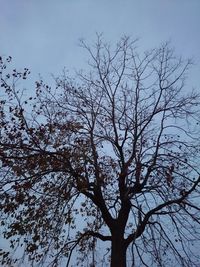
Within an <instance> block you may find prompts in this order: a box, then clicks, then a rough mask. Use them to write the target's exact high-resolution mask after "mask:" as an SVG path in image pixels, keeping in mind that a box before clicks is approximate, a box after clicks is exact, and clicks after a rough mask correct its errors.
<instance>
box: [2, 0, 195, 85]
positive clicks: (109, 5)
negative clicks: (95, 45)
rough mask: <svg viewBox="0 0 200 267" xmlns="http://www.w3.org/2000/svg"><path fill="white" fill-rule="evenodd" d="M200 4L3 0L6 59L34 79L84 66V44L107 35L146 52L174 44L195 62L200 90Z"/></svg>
mask: <svg viewBox="0 0 200 267" xmlns="http://www.w3.org/2000/svg"><path fill="white" fill-rule="evenodd" d="M199 14H200V0H57V1H55V0H0V54H1V55H11V56H12V57H13V59H14V63H15V65H16V66H19V67H30V69H31V71H32V75H34V76H35V75H36V76H37V74H38V73H41V74H42V75H45V76H46V75H48V74H49V73H56V74H58V73H60V72H61V70H62V69H63V67H64V66H66V67H67V68H68V69H73V68H74V67H76V68H79V67H83V66H84V62H85V61H86V59H87V58H86V57H85V56H83V55H84V53H83V50H82V49H81V48H80V47H79V46H78V43H79V39H80V38H85V39H86V40H87V41H88V42H91V41H92V40H94V39H95V32H98V33H100V32H103V33H104V37H105V39H106V40H108V41H109V42H113V43H115V42H116V40H118V39H119V38H120V37H121V36H122V35H124V34H126V35H130V36H131V37H132V38H133V39H134V38H138V37H139V38H140V41H139V44H140V45H141V46H142V47H144V48H152V47H154V46H158V45H159V44H160V43H161V42H164V41H167V40H170V41H171V43H172V46H174V47H175V48H176V51H177V53H178V54H181V55H183V56H185V57H193V58H194V59H195V63H196V67H195V68H194V70H193V72H192V74H191V75H192V76H191V77H192V80H195V84H196V86H198V84H200V82H199V80H200V79H199V78H198V75H199V76H200V74H199V73H200V15H199Z"/></svg>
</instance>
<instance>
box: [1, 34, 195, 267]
mask: <svg viewBox="0 0 200 267" xmlns="http://www.w3.org/2000/svg"><path fill="white" fill-rule="evenodd" d="M81 44H82V46H83V47H84V48H85V49H86V50H87V51H88V53H89V56H90V61H89V66H90V70H89V71H88V72H87V73H85V72H83V71H80V72H79V73H78V74H77V76H76V77H75V78H70V77H68V76H67V74H66V72H63V74H62V75H61V76H59V77H54V85H52V86H49V85H47V84H45V83H44V81H43V80H42V79H41V80H39V81H37V82H36V90H35V94H33V95H31V96H28V94H30V91H24V90H23V89H20V86H21V85H20V84H19V81H20V80H21V79H26V78H27V75H28V74H29V73H30V72H29V70H28V69H24V70H23V71H21V72H18V71H17V70H12V71H11V70H10V71H9V65H10V61H11V58H7V59H5V58H0V64H1V65H0V66H1V73H0V75H1V102H0V103H1V106H0V114H1V116H0V127H1V132H0V137H1V139H0V162H1V176H0V198H1V202H0V203H1V204H0V207H1V226H2V229H3V230H2V231H3V234H4V237H5V238H7V239H8V240H9V241H10V245H11V251H10V252H9V251H3V250H1V252H0V253H1V256H2V265H4V264H5V265H6V264H7V265H9V264H11V262H12V261H15V260H16V261H17V260H21V261H22V260H28V262H29V264H33V266H38V265H39V266H43V265H44V266H62V262H64V263H65V264H64V266H72V260H71V258H72V256H73V252H74V253H75V255H78V256H77V257H76V258H77V263H76V264H77V265H80V266H95V265H96V264H98V262H97V261H99V262H101V261H102V262H103V261H105V262H106V264H107V265H106V266H108V265H109V264H110V266H111V267H125V266H168V265H169V264H170V265H171V266H175V264H176V265H177V264H178V266H199V262H200V261H199V257H198V253H196V251H195V242H198V239H199V238H200V236H199V235H200V231H199V210H200V206H199V198H198V197H199V182H200V170H199V152H200V150H199V125H198V122H199V118H200V109H199V103H200V95H199V94H198V93H196V92H195V91H191V90H189V89H188V90H186V87H185V78H186V76H187V71H188V68H189V66H190V64H191V62H190V61H184V60H183V59H182V58H177V57H176V56H175V55H174V51H173V49H171V48H170V47H169V45H168V44H163V45H161V46H160V47H159V48H157V49H153V50H150V51H147V52H145V53H143V54H142V55H140V54H139V53H138V49H137V47H136V44H137V42H136V41H131V40H130V39H129V38H122V39H121V40H120V41H119V43H117V45H116V47H115V48H114V49H112V48H111V47H110V46H109V45H108V44H106V43H105V42H104V41H103V40H102V37H101V36H98V38H97V41H96V43H95V45H94V46H93V47H91V46H88V45H87V44H86V43H85V42H84V41H82V42H81ZM105 241H107V242H105ZM104 242H105V245H103V243H104ZM18 246H22V248H23V251H24V254H23V255H22V258H21V259H17V258H16V259H14V256H13V255H12V252H13V251H15V249H16V247H18ZM99 247H101V248H102V251H104V252H105V255H103V254H102V258H101V259H100V258H98V257H100V256H98V248H99ZM103 248H104V249H103ZM106 248H107V249H106ZM99 255H100V254H99ZM15 256H17V255H15ZM18 258H19V257H18ZM73 261H74V259H73ZM108 262H110V263H108ZM36 264H38V265H36ZM70 264H71V265H70Z"/></svg>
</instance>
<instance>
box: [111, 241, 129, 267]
mask: <svg viewBox="0 0 200 267" xmlns="http://www.w3.org/2000/svg"><path fill="white" fill-rule="evenodd" d="M126 249H127V248H126V246H125V244H124V239H123V238H118V237H113V240H112V243H111V265H110V266H111V267H126Z"/></svg>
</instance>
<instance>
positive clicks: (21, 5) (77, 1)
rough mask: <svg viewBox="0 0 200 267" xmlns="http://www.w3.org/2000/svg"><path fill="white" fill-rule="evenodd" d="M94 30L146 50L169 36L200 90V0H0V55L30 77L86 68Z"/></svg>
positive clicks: (108, 38)
mask: <svg viewBox="0 0 200 267" xmlns="http://www.w3.org/2000/svg"><path fill="white" fill-rule="evenodd" d="M96 32H98V33H101V32H102V33H104V37H105V39H106V40H108V42H110V43H115V42H116V41H117V40H119V38H120V37H121V36H123V35H124V34H125V35H129V36H131V37H132V38H133V39H135V38H140V41H139V44H140V45H141V47H142V48H147V49H149V48H153V47H155V46H158V45H159V44H160V43H162V42H164V41H168V40H170V41H171V44H172V46H173V47H175V49H176V51H177V54H179V55H183V56H184V57H186V58H187V57H192V58H193V59H194V62H195V64H196V65H195V66H194V68H193V70H192V72H191V76H190V81H191V83H192V85H193V86H195V87H196V88H197V89H198V90H200V0H0V55H6V56H9V55H10V56H12V57H13V62H14V64H15V66H17V67H21V68H23V67H29V68H30V69H31V71H32V77H33V76H34V77H37V75H38V74H39V73H41V74H42V75H45V76H48V75H49V74H50V73H55V74H59V73H60V72H61V71H62V69H63V67H64V66H66V67H67V68H68V69H74V68H82V67H84V64H85V61H86V60H87V58H86V57H85V54H84V53H83V51H82V49H81V48H80V47H79V46H78V43H79V39H80V38H85V39H86V41H88V42H89V43H91V42H92V40H93V41H94V40H95V33H96ZM1 242H2V240H1V239H0V243H1Z"/></svg>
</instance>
